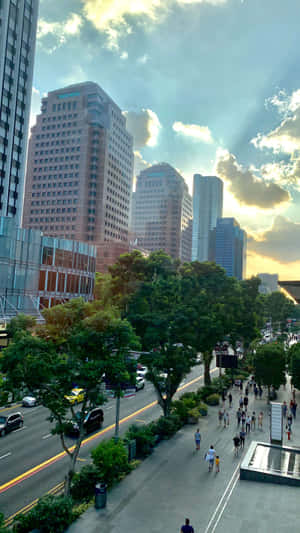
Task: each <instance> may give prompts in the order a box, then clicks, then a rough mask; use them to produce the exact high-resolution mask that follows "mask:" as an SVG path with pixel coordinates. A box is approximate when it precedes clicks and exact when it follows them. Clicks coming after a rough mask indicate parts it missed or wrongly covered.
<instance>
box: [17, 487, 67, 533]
mask: <svg viewBox="0 0 300 533" xmlns="http://www.w3.org/2000/svg"><path fill="white" fill-rule="evenodd" d="M72 506H73V503H72V499H71V498H65V497H64V496H52V495H48V496H45V497H44V498H41V499H40V500H39V501H38V504H37V505H36V507H34V508H33V509H32V510H31V511H29V513H27V514H26V515H23V514H20V515H17V516H16V518H15V520H14V522H15V524H14V531H16V532H17V533H29V532H30V531H32V530H33V529H39V530H40V531H42V532H43V533H53V531H55V533H63V532H64V531H65V530H66V529H67V527H68V526H69V525H70V524H71V523H72V522H73V521H74V520H75V518H76V515H75V514H74V513H73V510H72Z"/></svg>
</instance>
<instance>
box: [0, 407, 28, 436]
mask: <svg viewBox="0 0 300 533" xmlns="http://www.w3.org/2000/svg"><path fill="white" fill-rule="evenodd" d="M22 426H23V416H22V414H21V413H11V414H10V415H7V416H2V415H1V416H0V437H4V435H6V433H9V432H10V431H13V430H14V429H18V428H21V427H22Z"/></svg>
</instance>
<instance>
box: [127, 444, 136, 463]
mask: <svg viewBox="0 0 300 533" xmlns="http://www.w3.org/2000/svg"><path fill="white" fill-rule="evenodd" d="M135 458H136V440H135V439H132V440H130V441H129V442H128V460H129V461H132V459H135Z"/></svg>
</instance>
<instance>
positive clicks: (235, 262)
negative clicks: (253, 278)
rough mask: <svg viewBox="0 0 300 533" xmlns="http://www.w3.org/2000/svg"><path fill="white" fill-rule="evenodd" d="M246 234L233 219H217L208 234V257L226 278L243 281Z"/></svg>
mask: <svg viewBox="0 0 300 533" xmlns="http://www.w3.org/2000/svg"><path fill="white" fill-rule="evenodd" d="M246 247H247V234H246V232H245V231H244V230H242V229H241V228H240V225H239V224H238V222H237V221H236V220H235V219H234V218H218V220H217V225H216V228H215V229H213V230H212V231H211V234H210V256H209V259H210V260H211V261H215V262H216V263H217V265H220V266H221V267H223V268H224V269H225V270H226V274H227V275H228V276H234V277H235V278H237V279H240V280H241V279H244V277H245V273H246Z"/></svg>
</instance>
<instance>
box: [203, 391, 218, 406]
mask: <svg viewBox="0 0 300 533" xmlns="http://www.w3.org/2000/svg"><path fill="white" fill-rule="evenodd" d="M219 399H220V396H219V394H210V395H209V396H207V398H206V403H207V404H208V405H219Z"/></svg>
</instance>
